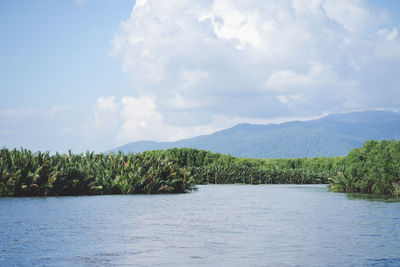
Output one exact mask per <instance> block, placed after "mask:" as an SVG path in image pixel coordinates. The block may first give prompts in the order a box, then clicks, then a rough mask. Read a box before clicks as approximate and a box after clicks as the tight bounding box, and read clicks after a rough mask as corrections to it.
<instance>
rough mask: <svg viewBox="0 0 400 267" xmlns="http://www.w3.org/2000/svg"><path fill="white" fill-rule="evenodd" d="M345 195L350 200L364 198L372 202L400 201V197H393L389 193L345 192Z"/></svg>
mask: <svg viewBox="0 0 400 267" xmlns="http://www.w3.org/2000/svg"><path fill="white" fill-rule="evenodd" d="M346 196H347V198H348V199H350V200H358V199H361V200H366V201H374V202H386V203H391V202H400V197H394V196H390V195H377V194H361V193H346Z"/></svg>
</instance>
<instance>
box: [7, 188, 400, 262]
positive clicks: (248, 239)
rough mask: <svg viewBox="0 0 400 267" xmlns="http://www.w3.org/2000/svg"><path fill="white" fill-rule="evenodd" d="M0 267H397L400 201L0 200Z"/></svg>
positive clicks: (288, 196)
mask: <svg viewBox="0 0 400 267" xmlns="http://www.w3.org/2000/svg"><path fill="white" fill-rule="evenodd" d="M0 266H400V202H397V201H394V200H391V199H376V198H373V197H367V198H366V197H363V195H346V194H339V193H330V192H328V191H327V187H326V186H325V185H207V186H198V191H197V192H192V193H188V194H177V195H113V196H82V197H47V198H0Z"/></svg>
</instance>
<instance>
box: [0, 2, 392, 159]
mask: <svg viewBox="0 0 400 267" xmlns="http://www.w3.org/2000/svg"><path fill="white" fill-rule="evenodd" d="M134 6H135V7H134ZM399 28H400V2H399V1H396V0H369V1H356V0H335V1H330V0H315V1H303V0H268V1H261V0H260V1H252V2H251V3H249V1H230V0H207V1H195V0H187V1H175V2H174V1H156V0H147V1H146V0H138V2H137V3H136V5H135V1H134V0H96V1H95V0H80V1H75V0H62V1H52V0H48V1H44V0H38V1H27V0H26V1H24V0H21V1H13V0H3V1H2V2H1V4H0V32H1V35H2V38H1V42H0V73H1V81H0V99H1V101H0V146H4V147H8V148H13V147H17V148H18V147H25V148H29V149H32V150H49V151H60V152H65V151H67V150H68V149H72V150H73V151H75V152H81V151H86V150H94V151H105V150H108V149H111V148H113V147H115V146H117V145H121V144H125V143H128V142H130V141H138V140H160V141H161V140H176V139H180V138H185V137H191V136H195V135H199V134H207V133H211V132H213V131H216V130H219V129H223V128H226V127H230V126H233V125H234V124H236V123H241V122H250V123H270V122H281V121H287V120H292V119H306V118H314V117H319V116H322V115H325V114H329V113H335V112H346V111H352V110H363V109H391V110H399V109H400V90H399V88H398V84H400V78H399V76H400V75H398V73H400V41H399V32H398V31H399Z"/></svg>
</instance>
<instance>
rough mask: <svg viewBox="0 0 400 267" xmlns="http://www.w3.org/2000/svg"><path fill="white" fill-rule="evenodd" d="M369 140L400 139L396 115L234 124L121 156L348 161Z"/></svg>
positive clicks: (132, 147) (136, 145) (131, 148)
mask: <svg viewBox="0 0 400 267" xmlns="http://www.w3.org/2000/svg"><path fill="white" fill-rule="evenodd" d="M367 139H376V140H382V139H400V113H398V112H393V111H361V112H352V113H344V114H333V115H328V116H326V117H323V118H320V119H316V120H309V121H292V122H286V123H281V124H267V125H254V124H247V123H245V124H238V125H236V126H234V127H232V128H229V129H225V130H222V131H218V132H215V133H213V134H210V135H202V136H197V137H193V138H189V139H183V140H179V141H176V142H152V141H141V142H133V143H129V144H127V145H124V146H121V147H118V148H116V149H114V150H113V151H114V152H117V151H119V150H121V151H123V152H142V151H145V150H155V149H168V148H172V147H178V148H180V147H190V148H197V149H204V150H209V151H212V152H220V153H224V154H231V155H232V156H239V157H252V158H296V157H319V156H326V157H331V156H341V155H346V154H347V153H348V152H349V151H350V150H351V149H353V148H355V147H360V146H361V145H362V144H363V142H364V141H365V140H367Z"/></svg>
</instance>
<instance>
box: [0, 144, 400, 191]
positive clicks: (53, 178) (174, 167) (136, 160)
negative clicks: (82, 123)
mask: <svg viewBox="0 0 400 267" xmlns="http://www.w3.org/2000/svg"><path fill="white" fill-rule="evenodd" d="M399 162H400V141H393V140H392V141H381V142H377V141H367V142H365V144H364V145H363V146H362V147H361V148H355V149H353V150H352V151H350V152H349V154H348V155H347V156H346V157H331V158H326V157H315V158H295V159H251V158H239V157H233V156H230V155H224V154H220V153H212V152H209V151H204V150H198V149H191V148H181V149H177V148H173V149H168V150H155V151H146V152H143V153H137V154H131V153H128V154H124V153H122V152H120V153H118V154H114V153H109V154H104V153H100V154H95V153H89V152H87V153H85V154H72V153H71V152H69V153H68V154H58V153H57V154H55V155H50V154H49V153H48V152H44V153H43V152H36V153H33V152H31V151H29V150H26V149H21V150H16V149H13V150H8V149H5V148H3V149H1V150H0V175H1V180H0V196H59V195H99V194H152V193H183V192H188V191H191V190H195V185H196V184H232V183H243V184H317V183H329V188H330V189H331V190H332V191H337V192H365V193H380V194H393V195H398V194H399V191H400V165H399V164H400V163H399Z"/></svg>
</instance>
